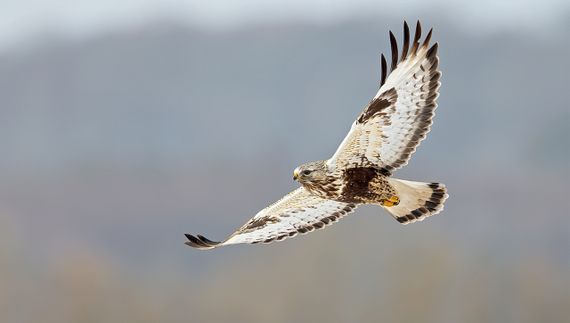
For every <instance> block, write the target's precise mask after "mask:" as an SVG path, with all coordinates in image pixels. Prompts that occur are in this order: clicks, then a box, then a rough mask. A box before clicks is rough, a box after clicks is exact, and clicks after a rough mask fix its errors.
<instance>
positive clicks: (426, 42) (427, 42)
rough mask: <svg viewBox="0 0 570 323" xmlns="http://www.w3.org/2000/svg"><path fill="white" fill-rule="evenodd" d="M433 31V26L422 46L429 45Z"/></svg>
mask: <svg viewBox="0 0 570 323" xmlns="http://www.w3.org/2000/svg"><path fill="white" fill-rule="evenodd" d="M432 32H433V28H431V29H430V30H429V32H428V34H427V36H426V39H425V40H424V43H423V44H422V46H424V47H427V46H428V45H429V41H430V40H431V33H432Z"/></svg>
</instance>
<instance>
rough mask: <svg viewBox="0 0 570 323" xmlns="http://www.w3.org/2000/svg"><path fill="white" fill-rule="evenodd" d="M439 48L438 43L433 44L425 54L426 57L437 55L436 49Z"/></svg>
mask: <svg viewBox="0 0 570 323" xmlns="http://www.w3.org/2000/svg"><path fill="white" fill-rule="evenodd" d="M438 48H439V43H435V44H433V45H432V46H431V48H430V49H428V51H427V53H426V57H433V56H435V55H437V49H438Z"/></svg>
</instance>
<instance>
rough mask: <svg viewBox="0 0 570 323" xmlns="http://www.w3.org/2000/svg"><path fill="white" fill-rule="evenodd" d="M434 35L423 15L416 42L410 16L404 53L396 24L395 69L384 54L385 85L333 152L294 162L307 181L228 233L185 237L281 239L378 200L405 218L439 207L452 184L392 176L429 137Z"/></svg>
mask: <svg viewBox="0 0 570 323" xmlns="http://www.w3.org/2000/svg"><path fill="white" fill-rule="evenodd" d="M431 35H432V30H430V31H429V32H428V34H427V36H426V37H425V39H424V40H423V41H421V24H420V22H419V21H418V22H417V24H416V29H415V34H414V38H413V40H412V41H411V42H410V30H409V27H408V24H407V23H406V22H404V37H403V38H404V39H403V46H402V52H401V53H400V52H399V51H398V44H397V42H396V38H395V37H394V34H393V33H392V32H390V44H391V51H392V55H391V62H390V70H388V66H387V62H386V58H385V57H384V55H383V54H382V55H381V60H380V61H381V77H380V89H379V90H378V92H377V93H376V95H375V96H374V98H373V99H372V100H371V101H370V103H369V104H368V105H367V106H366V107H365V108H364V111H362V113H361V114H360V115H359V116H358V118H357V119H356V121H355V122H354V123H353V124H352V127H351V129H350V131H349V133H348V135H347V136H346V137H345V138H344V140H343V141H342V143H341V144H340V146H339V147H338V149H337V151H336V152H335V153H334V155H333V156H332V157H331V158H330V159H328V160H319V161H314V162H309V163H306V164H303V165H301V166H299V167H297V168H296V169H295V170H294V172H293V179H294V180H296V181H298V182H299V183H300V184H301V187H299V188H297V189H296V190H294V191H293V192H291V193H289V194H287V195H286V196H285V197H283V198H282V199H280V200H279V201H277V202H275V203H274V204H272V205H270V206H269V207H267V208H265V209H263V210H261V211H260V212H258V213H257V214H256V215H255V216H254V217H253V218H252V219H251V220H249V221H248V222H247V223H246V224H245V225H243V226H242V227H241V228H239V229H238V230H237V231H236V232H234V233H233V234H232V235H230V236H229V237H228V238H227V239H226V240H224V241H221V242H216V241H212V240H210V239H208V238H206V237H204V236H202V235H191V234H186V237H187V238H188V241H187V242H186V244H187V245H189V246H192V247H195V248H198V249H212V248H216V247H220V246H225V245H231V244H239V243H250V244H255V243H270V242H273V241H281V240H284V239H286V238H289V237H293V236H296V235H298V234H305V233H308V232H311V231H314V230H316V229H321V228H323V227H325V226H326V225H329V224H332V223H334V222H337V221H338V220H339V219H340V218H342V217H344V216H345V215H347V214H349V213H351V212H353V211H354V210H355V209H356V208H357V206H358V205H361V204H374V205H378V206H380V207H382V208H384V209H385V210H386V211H387V212H388V213H389V214H390V215H392V216H393V217H394V218H395V219H396V220H397V221H398V222H400V223H402V224H408V223H414V222H418V221H422V220H424V219H425V218H427V217H429V216H431V215H434V214H437V213H439V212H440V211H441V210H442V209H443V203H444V202H445V200H446V199H447V197H448V195H447V190H446V188H445V185H443V184H440V183H421V182H412V181H406V180H401V179H396V178H393V177H391V175H392V173H393V172H394V171H395V170H397V169H398V168H401V167H402V166H404V165H406V164H407V163H408V160H409V159H410V157H411V155H412V153H413V152H414V151H415V150H416V148H417V146H418V145H419V144H420V142H421V141H422V140H423V139H424V138H425V137H426V134H427V133H428V132H429V130H430V127H431V124H432V119H433V116H434V111H435V109H436V107H437V103H436V99H437V97H438V95H439V93H438V90H439V87H440V85H441V83H440V82H439V79H440V77H441V72H440V71H439V69H438V63H439V58H438V56H437V49H438V43H435V44H433V45H431V44H430V39H431Z"/></svg>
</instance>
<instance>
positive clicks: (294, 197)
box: [186, 187, 356, 249]
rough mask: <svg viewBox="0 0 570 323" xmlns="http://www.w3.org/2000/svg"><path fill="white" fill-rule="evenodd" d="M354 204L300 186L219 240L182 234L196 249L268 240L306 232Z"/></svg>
mask: <svg viewBox="0 0 570 323" xmlns="http://www.w3.org/2000/svg"><path fill="white" fill-rule="evenodd" d="M355 208H356V205H355V204H349V203H342V202H336V201H332V200H326V199H323V198H320V197H318V196H315V195H312V194H310V193H309V192H308V191H307V190H305V189H304V188H302V187H300V188H298V189H296V190H294V191H293V192H291V193H289V194H287V195H286V196H285V197H283V198H282V199H281V200H279V201H277V202H275V203H274V204H272V205H270V206H268V207H267V208H265V209H263V210H261V211H260V212H259V213H257V214H256V215H255V216H254V217H253V218H252V219H251V220H249V221H248V222H247V223H246V224H245V225H243V226H242V227H241V228H239V229H238V230H237V231H236V232H234V233H233V234H232V235H231V236H230V237H229V238H227V239H226V240H224V241H222V242H215V241H212V240H209V239H207V238H205V237H204V236H202V235H195V236H194V235H190V234H186V237H187V238H188V240H189V241H187V242H186V244H187V245H189V246H191V247H194V248H198V249H212V248H215V247H220V246H225V245H230V244H238V243H251V244H254V243H260V242H261V243H270V242H273V241H281V240H283V239H286V238H289V237H293V236H296V235H297V234H299V233H308V232H311V231H314V230H316V229H321V228H323V227H324V226H326V225H328V224H332V223H334V222H336V221H338V219H340V218H341V217H343V216H345V215H347V214H348V213H350V212H352V211H353V210H354V209H355Z"/></svg>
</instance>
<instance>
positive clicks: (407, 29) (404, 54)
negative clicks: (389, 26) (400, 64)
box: [400, 20, 410, 61]
mask: <svg viewBox="0 0 570 323" xmlns="http://www.w3.org/2000/svg"><path fill="white" fill-rule="evenodd" d="M403 46H404V47H403V49H402V57H401V58H400V61H403V60H404V59H406V57H407V56H408V49H409V47H410V27H408V22H407V21H405V20H404V44H403Z"/></svg>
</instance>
